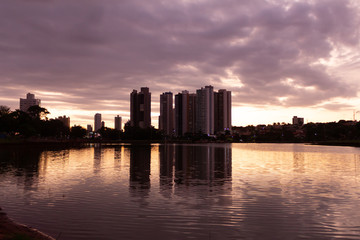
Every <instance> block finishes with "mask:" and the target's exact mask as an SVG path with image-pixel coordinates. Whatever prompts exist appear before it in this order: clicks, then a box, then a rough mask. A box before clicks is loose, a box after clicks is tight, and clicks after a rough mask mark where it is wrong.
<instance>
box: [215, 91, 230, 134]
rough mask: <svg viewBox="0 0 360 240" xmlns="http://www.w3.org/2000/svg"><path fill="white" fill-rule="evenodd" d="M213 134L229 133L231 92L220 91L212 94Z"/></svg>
mask: <svg viewBox="0 0 360 240" xmlns="http://www.w3.org/2000/svg"><path fill="white" fill-rule="evenodd" d="M214 113H215V114H214V117H215V119H214V124H215V132H216V133H217V132H225V131H227V130H228V131H231V92H230V91H226V90H225V89H220V90H219V91H218V92H214Z"/></svg>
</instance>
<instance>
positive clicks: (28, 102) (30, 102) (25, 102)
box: [20, 93, 41, 112]
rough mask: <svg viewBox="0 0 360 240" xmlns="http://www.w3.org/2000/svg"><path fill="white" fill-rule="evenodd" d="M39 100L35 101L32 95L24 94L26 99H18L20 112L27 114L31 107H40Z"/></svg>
mask: <svg viewBox="0 0 360 240" xmlns="http://www.w3.org/2000/svg"><path fill="white" fill-rule="evenodd" d="M40 103H41V100H40V99H36V98H35V95H34V94H31V93H28V94H26V98H25V99H24V98H20V111H23V112H27V111H28V109H29V107H31V106H40Z"/></svg>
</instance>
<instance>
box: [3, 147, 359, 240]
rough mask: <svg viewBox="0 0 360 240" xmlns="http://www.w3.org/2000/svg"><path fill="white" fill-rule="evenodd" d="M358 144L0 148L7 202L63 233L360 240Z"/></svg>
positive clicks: (6, 206)
mask: <svg viewBox="0 0 360 240" xmlns="http://www.w3.org/2000/svg"><path fill="white" fill-rule="evenodd" d="M359 167H360V149H359V148H353V147H334V146H331V147H330V146H313V145H304V144H255V143H254V144H245V143H239V144H166V145H164V144H151V145H131V144H122V145H91V146H89V147H84V148H70V149H60V148H58V149H54V148H53V149H51V148H46V149H45V148H40V147H20V146H15V147H9V146H6V147H4V146H3V147H1V148H0V206H1V207H2V208H3V210H4V211H5V212H6V213H8V215H9V216H10V217H11V218H12V219H14V220H15V221H17V222H21V223H24V224H26V225H29V226H32V227H34V228H37V229H39V230H40V231H43V232H45V233H46V234H49V235H51V236H53V237H54V238H57V239H61V240H80V239H86V240H89V239H90V240H91V239H94V240H95V239H96V240H98V239H101V240H103V239H109V240H112V239H114V240H115V239H167V240H168V239H204V240H209V239H212V240H214V239H333V238H341V239H359V238H360V211H359V209H358V208H359V206H360V168H359Z"/></svg>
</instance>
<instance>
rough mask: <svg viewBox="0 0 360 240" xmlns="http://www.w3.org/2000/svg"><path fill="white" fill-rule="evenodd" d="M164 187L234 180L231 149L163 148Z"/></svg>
mask: <svg viewBox="0 0 360 240" xmlns="http://www.w3.org/2000/svg"><path fill="white" fill-rule="evenodd" d="M159 154H160V184H161V185H164V184H166V185H172V184H193V185H194V184H209V185H213V184H223V183H224V182H225V181H228V180H229V179H230V178H231V146H223V145H222V146H221V147H219V146H217V145H214V144H210V145H200V146H199V145H198V146H192V145H160V146H159Z"/></svg>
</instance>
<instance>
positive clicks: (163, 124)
mask: <svg viewBox="0 0 360 240" xmlns="http://www.w3.org/2000/svg"><path fill="white" fill-rule="evenodd" d="M159 129H160V130H162V131H164V133H165V134H166V135H173V134H174V109H173V94H172V93H171V92H165V93H163V94H161V95H160V117H159Z"/></svg>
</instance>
